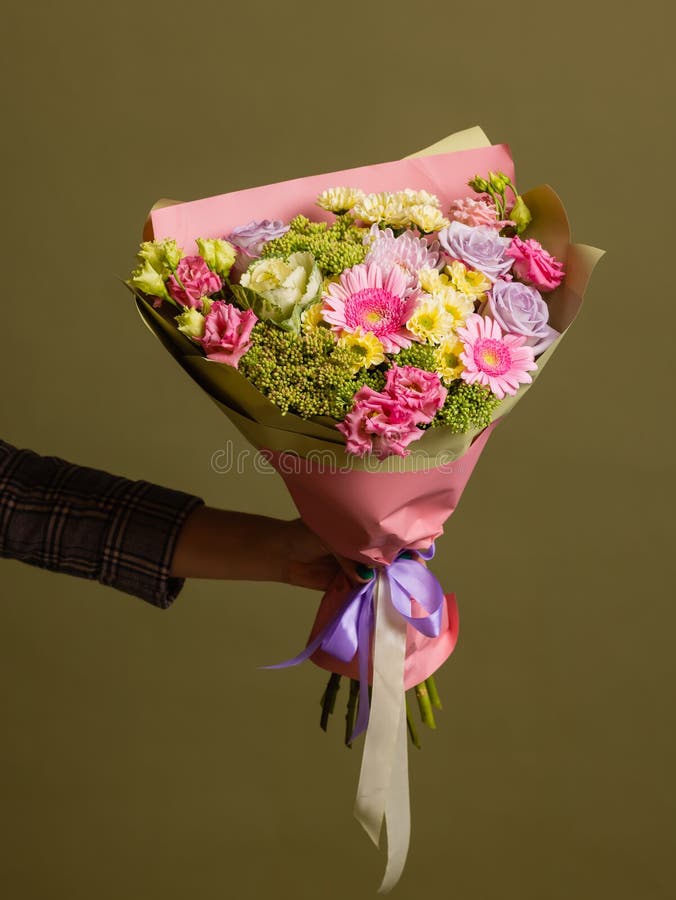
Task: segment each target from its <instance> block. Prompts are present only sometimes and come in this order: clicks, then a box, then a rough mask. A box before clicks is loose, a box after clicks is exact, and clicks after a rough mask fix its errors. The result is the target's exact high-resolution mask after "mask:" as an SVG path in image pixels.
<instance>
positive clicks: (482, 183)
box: [467, 175, 488, 194]
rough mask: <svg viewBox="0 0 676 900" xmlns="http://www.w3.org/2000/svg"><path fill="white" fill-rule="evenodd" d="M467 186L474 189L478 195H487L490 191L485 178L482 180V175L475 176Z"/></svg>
mask: <svg viewBox="0 0 676 900" xmlns="http://www.w3.org/2000/svg"><path fill="white" fill-rule="evenodd" d="M467 184H468V185H469V186H470V187H471V188H472V190H473V191H476V192H477V194H485V193H486V191H487V190H488V182H487V181H486V179H485V178H482V177H481V175H475V176H474V178H472V179H471V180H470V181H468V182H467Z"/></svg>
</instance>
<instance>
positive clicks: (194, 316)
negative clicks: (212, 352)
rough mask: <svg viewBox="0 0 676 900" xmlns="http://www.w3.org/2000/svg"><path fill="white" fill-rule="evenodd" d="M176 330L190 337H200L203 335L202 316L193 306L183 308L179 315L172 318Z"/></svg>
mask: <svg viewBox="0 0 676 900" xmlns="http://www.w3.org/2000/svg"><path fill="white" fill-rule="evenodd" d="M174 321H175V322H176V325H177V326H178V330H179V331H182V332H183V334H187V335H188V337H191V338H201V337H203V336H204V316H203V315H202V313H201V312H200V311H199V310H198V309H195V308H194V307H188V308H187V309H184V310H183V312H182V313H181V315H180V316H176V318H175V319H174Z"/></svg>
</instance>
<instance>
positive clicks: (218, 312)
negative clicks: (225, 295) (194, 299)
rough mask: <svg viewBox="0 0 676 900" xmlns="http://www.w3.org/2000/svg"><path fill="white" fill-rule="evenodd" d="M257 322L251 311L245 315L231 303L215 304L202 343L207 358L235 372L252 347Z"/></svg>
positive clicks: (245, 311) (215, 301)
mask: <svg viewBox="0 0 676 900" xmlns="http://www.w3.org/2000/svg"><path fill="white" fill-rule="evenodd" d="M257 321H258V318H257V316H256V314H255V313H254V312H253V311H252V310H250V309H247V310H244V311H242V310H239V309H237V307H236V306H233V305H232V304H231V303H224V302H223V301H222V300H214V302H213V303H212V304H211V309H210V310H209V314H208V315H207V316H206V318H205V320H204V336H203V337H202V338H201V341H200V343H201V344H202V347H203V349H204V352H205V353H206V355H207V357H208V358H209V359H213V360H215V361H216V362H222V363H227V365H229V366H233V367H234V368H235V369H236V368H237V366H238V364H239V361H240V359H241V358H242V357H243V356H244V354H245V353H246V351H247V350H248V349H249V347H250V346H251V331H252V329H253V327H254V325H255V324H256V322H257Z"/></svg>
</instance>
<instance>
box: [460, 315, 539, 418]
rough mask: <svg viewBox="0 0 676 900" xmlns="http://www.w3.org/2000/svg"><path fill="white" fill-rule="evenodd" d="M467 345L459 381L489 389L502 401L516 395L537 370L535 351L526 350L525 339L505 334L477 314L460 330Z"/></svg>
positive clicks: (495, 323) (489, 320)
mask: <svg viewBox="0 0 676 900" xmlns="http://www.w3.org/2000/svg"><path fill="white" fill-rule="evenodd" d="M457 333H458V337H459V338H460V340H461V341H462V343H463V344H464V348H465V349H464V351H463V352H462V353H461V354H460V359H461V361H462V363H463V364H464V366H465V368H464V369H463V371H462V372H461V373H460V377H461V378H462V379H463V380H464V381H466V382H467V383H468V384H473V383H475V382H478V383H479V384H483V385H486V387H488V388H490V390H491V391H492V392H493V393H494V394H495V396H496V397H497V398H498V399H499V400H502V398H503V397H504V396H505V394H516V392H517V389H518V387H519V385H520V384H527V383H528V382H530V381H532V380H533V379H532V378H531V376H530V375H529V374H528V373H529V372H532V371H533V369H537V364H536V363H535V360H534V357H533V348H532V347H525V346H524V344H525V342H526V340H527V338H526V337H524V336H523V335H516V334H503V333H502V329H501V328H500V326H499V325H498V323H497V322H496V321H495V320H494V319H487V318H486V319H485V318H483V316H479V315H477V314H476V313H475V314H474V315H471V316H469V317H468V318H467V319H466V320H465V323H464V325H463V326H462V327H461V328H458V329H457Z"/></svg>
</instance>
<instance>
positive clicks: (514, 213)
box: [509, 194, 533, 234]
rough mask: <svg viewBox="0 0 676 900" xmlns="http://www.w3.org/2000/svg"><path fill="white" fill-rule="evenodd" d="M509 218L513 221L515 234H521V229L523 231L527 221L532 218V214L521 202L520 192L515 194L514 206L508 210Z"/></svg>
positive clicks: (527, 223)
mask: <svg viewBox="0 0 676 900" xmlns="http://www.w3.org/2000/svg"><path fill="white" fill-rule="evenodd" d="M509 218H510V219H511V220H512V222H514V224H515V226H516V233H517V234H521V232H522V231H525V230H526V228H527V227H528V225H529V223H530V222H531V221H532V220H533V216H532V215H531V212H530V210H529V209H528V207H527V206H526V204H525V203H524V202H523V197H521V196H520V194H517V195H516V200H515V202H514V206H513V207H512V208H511V210H510V212H509Z"/></svg>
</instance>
